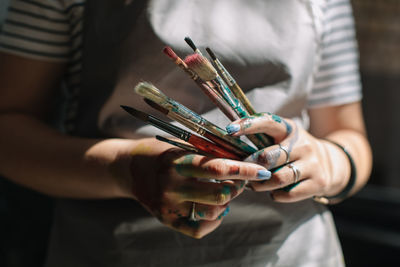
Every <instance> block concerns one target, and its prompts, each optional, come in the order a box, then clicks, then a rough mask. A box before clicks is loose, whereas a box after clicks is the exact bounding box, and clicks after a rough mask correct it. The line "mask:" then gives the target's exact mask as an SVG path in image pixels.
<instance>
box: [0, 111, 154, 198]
mask: <svg viewBox="0 0 400 267" xmlns="http://www.w3.org/2000/svg"><path fill="white" fill-rule="evenodd" d="M0 128H1V129H2V130H1V133H0V147H1V152H0V161H1V164H0V173H1V174H2V175H4V176H5V177H7V178H8V179H11V180H12V181H14V182H16V183H18V184H21V185H24V186H26V187H29V188H32V189H34V190H37V191H39V192H42V193H45V194H48V195H52V196H58V197H72V198H111V197H132V196H131V192H130V191H131V190H129V188H130V185H129V183H130V179H129V175H130V173H129V161H130V155H131V152H132V151H134V150H135V147H137V146H138V145H139V144H141V145H143V144H146V142H147V143H149V142H150V141H149V140H146V139H144V140H123V139H109V140H93V139H83V138H77V137H70V136H66V135H63V134H60V133H58V132H57V131H54V130H52V129H51V128H49V127H48V126H46V125H45V124H43V123H42V122H41V121H39V120H36V119H35V118H33V117H31V116H28V115H23V114H16V113H8V114H2V115H0ZM149 146H150V143H149ZM148 153H150V152H148Z"/></svg>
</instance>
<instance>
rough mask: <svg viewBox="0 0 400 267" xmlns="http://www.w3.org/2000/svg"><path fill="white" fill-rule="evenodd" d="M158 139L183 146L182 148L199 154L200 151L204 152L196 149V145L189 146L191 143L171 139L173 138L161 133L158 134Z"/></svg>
mask: <svg viewBox="0 0 400 267" xmlns="http://www.w3.org/2000/svg"><path fill="white" fill-rule="evenodd" d="M156 139H157V140H159V141H162V142H165V143H168V144H171V145H174V146H176V147H179V148H182V149H184V150H186V151H190V152H193V153H197V154H199V153H201V152H202V151H199V150H198V149H196V148H195V147H194V146H189V145H186V144H184V143H181V142H176V141H174V140H171V139H168V138H165V137H162V136H159V135H156Z"/></svg>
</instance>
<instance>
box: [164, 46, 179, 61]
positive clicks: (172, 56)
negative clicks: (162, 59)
mask: <svg viewBox="0 0 400 267" xmlns="http://www.w3.org/2000/svg"><path fill="white" fill-rule="evenodd" d="M163 52H164V54H166V55H167V56H168V57H169V58H170V59H172V60H176V59H177V58H178V56H177V54H176V53H175V52H174V50H172V48H171V47H169V46H166V47H164V49H163Z"/></svg>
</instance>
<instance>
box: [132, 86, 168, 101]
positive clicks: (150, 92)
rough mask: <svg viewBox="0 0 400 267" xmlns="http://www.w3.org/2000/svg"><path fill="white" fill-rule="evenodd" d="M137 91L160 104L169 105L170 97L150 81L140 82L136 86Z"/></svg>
mask: <svg viewBox="0 0 400 267" xmlns="http://www.w3.org/2000/svg"><path fill="white" fill-rule="evenodd" d="M135 92H136V93H137V94H138V95H141V96H143V97H145V98H148V99H150V100H151V101H153V102H156V103H158V104H160V105H163V104H164V105H168V104H167V101H168V97H167V96H166V95H165V94H164V93H163V92H161V91H160V90H159V89H158V88H157V87H155V86H154V85H153V84H151V83H148V82H140V83H138V84H137V85H136V86H135Z"/></svg>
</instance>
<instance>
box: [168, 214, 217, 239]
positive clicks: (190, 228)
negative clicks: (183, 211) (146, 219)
mask: <svg viewBox="0 0 400 267" xmlns="http://www.w3.org/2000/svg"><path fill="white" fill-rule="evenodd" d="M163 223H164V224H165V225H167V226H169V227H171V228H172V229H174V230H177V231H179V232H181V233H183V234H185V235H188V236H191V237H193V238H197V239H199V238H202V237H204V236H205V235H207V234H209V233H211V232H212V231H214V230H215V229H216V228H217V227H218V226H219V225H220V224H221V223H222V220H214V221H206V220H201V221H189V220H188V219H187V218H180V219H177V220H174V221H171V222H165V221H164V222H163Z"/></svg>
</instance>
